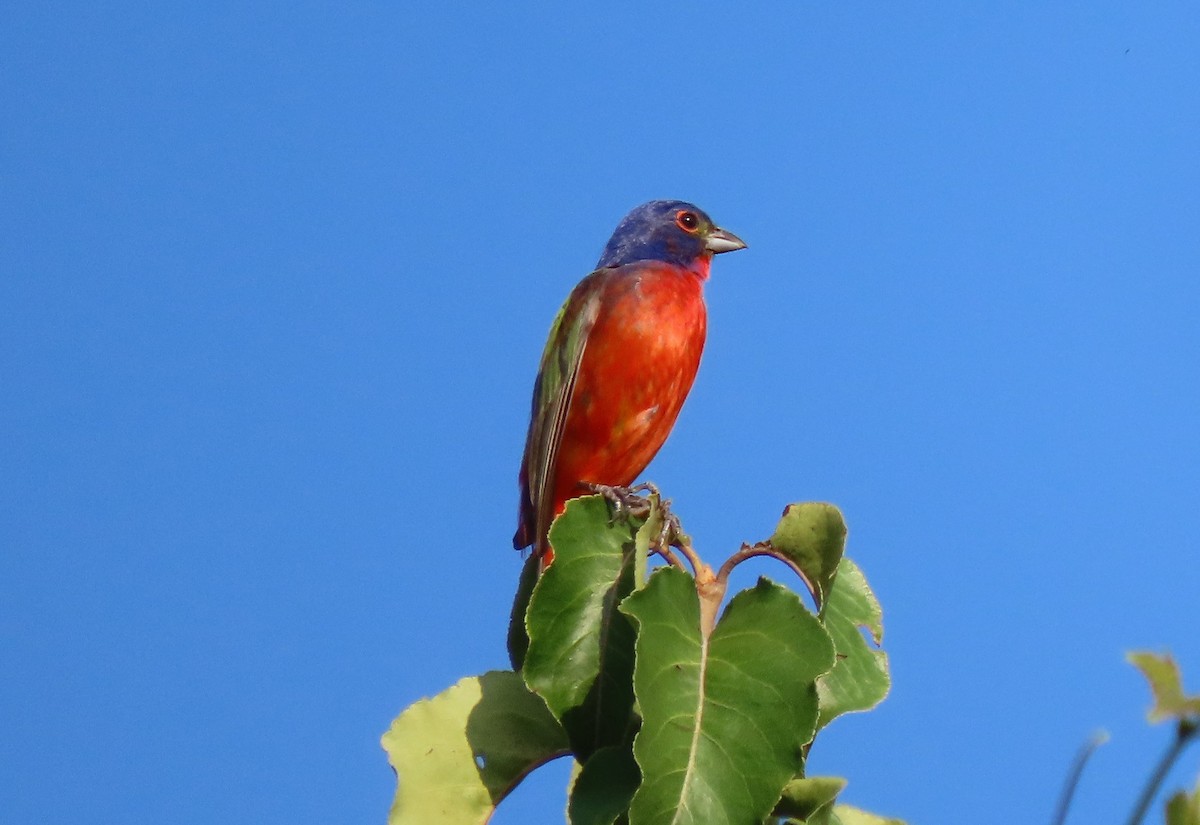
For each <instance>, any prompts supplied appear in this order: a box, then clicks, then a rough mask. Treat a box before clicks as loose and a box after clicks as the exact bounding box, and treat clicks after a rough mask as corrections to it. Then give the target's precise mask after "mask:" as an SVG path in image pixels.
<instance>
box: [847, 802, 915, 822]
mask: <svg viewBox="0 0 1200 825" xmlns="http://www.w3.org/2000/svg"><path fill="white" fill-rule="evenodd" d="M833 822H834V823H835V825H904V820H903V819H892V818H891V817H887V816H879V815H878V814H870V813H867V812H866V811H864V810H860V809H859V808H855V807H854V806H852V805H836V806H834V809H833Z"/></svg>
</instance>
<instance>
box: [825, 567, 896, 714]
mask: <svg viewBox="0 0 1200 825" xmlns="http://www.w3.org/2000/svg"><path fill="white" fill-rule="evenodd" d="M821 618H822V620H823V621H824V622H825V629H826V630H827V631H829V635H830V636H832V637H833V644H834V646H835V647H836V648H837V663H836V664H834V666H833V670H832V671H831V672H829V673H828V674H826V675H825V676H822V677H821V678H820V679H818V680H817V695H818V696H819V697H820V700H821V716H820V719H819V720H818V722H817V728H818V729H820V728H823V727H825V726H826V725H828V724H829V723H830V722H831V721H833V720H834V719H836V718H837V717H838V716H841V715H842V714H844V713H853V712H856V711H863V710H870V709H871V708H873V707H875V706H876V705H878V704H879V703H880V702H882V701H883V699H884V697H885V696H887V694H888V690H889V689H890V688H891V684H892V679H891V675H890V674H889V673H888V659H887V654H886V653H884V652H883V651H882V650H879V649H878V648H877V647H873V646H872V645H871V644H870V643H869V642H868V641H867V640H866V639H865V638H863V634H862V632H861V631H860V628H865V629H866V630H867V631H869V632H870V634H871V638H872V639H873V640H874V642H875V645H879V644H880V643H881V642H882V641H883V610H882V608H880V606H879V600H878V599H876V598H875V594H874V593H872V592H871V588H870V586H869V585H868V584H867V580H866V577H864V576H863V574H862V570H860V569H859V567H858V565H856V564H855V563H854V562H853V561H851V560H850V559H849V558H843V559H842V560H841V562H840V563H839V564H838V573H837V578H836V579H835V580H834V583H833V589H832V590H831V591H830V593H829V599H828V600H827V601H826V603H825V610H824V613H823V614H822V617H821Z"/></svg>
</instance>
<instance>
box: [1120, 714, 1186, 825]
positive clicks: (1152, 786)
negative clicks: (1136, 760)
mask: <svg viewBox="0 0 1200 825" xmlns="http://www.w3.org/2000/svg"><path fill="white" fill-rule="evenodd" d="M1198 730H1200V719H1195V718H1189V717H1184V718H1182V719H1180V720H1179V724H1178V726H1176V728H1175V738H1174V740H1173V741H1172V742H1171V745H1170V747H1168V748H1167V752H1166V753H1164V754H1163V757H1162V759H1160V760H1159V762H1158V765H1157V766H1156V767H1155V768H1154V773H1152V774H1150V779H1149V781H1148V782H1147V783H1146V787H1145V788H1143V789H1142V795H1141V797H1140V798H1139V799H1138V801H1137V805H1136V806H1135V807H1134V809H1133V813H1132V814H1130V815H1129V825H1138V823H1139V822H1141V821H1142V818H1143V817H1144V816H1145V815H1146V811H1148V810H1150V803H1152V802H1153V801H1154V797H1155V795H1157V794H1158V789H1159V786H1161V785H1162V783H1163V780H1164V779H1165V778H1166V776H1167V774H1168V773H1169V772H1170V770H1171V766H1172V765H1174V764H1175V760H1176V759H1178V758H1179V754H1181V753H1183V749H1184V748H1186V747H1187V746H1188V743H1190V742H1191V741H1192V739H1193V738H1194V737H1195V735H1196V731H1198Z"/></svg>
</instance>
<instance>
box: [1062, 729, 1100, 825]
mask: <svg viewBox="0 0 1200 825" xmlns="http://www.w3.org/2000/svg"><path fill="white" fill-rule="evenodd" d="M1107 741H1108V734H1107V733H1105V732H1104V731H1101V732H1099V733H1096V734H1093V735H1092V738H1091V739H1089V740H1088V741H1087V742H1085V743H1084V745H1083V747H1082V748H1080V749H1079V753H1077V754H1075V761H1074V762H1072V763H1071V770H1070V771H1069V772H1068V773H1067V782H1066V784H1065V785H1063V792H1062V796H1061V797H1059V800H1058V809H1057V810H1056V811H1055V812H1054V819H1052V820H1051V825H1063V823H1065V822H1066V821H1067V810H1068V809H1069V808H1070V807H1071V798H1072V797H1073V796H1075V789H1076V788H1077V787H1079V778H1080V777H1081V776H1083V767H1084V765H1086V764H1087V762H1088V760H1089V759H1091V758H1092V754H1093V753H1095V752H1096V748H1098V747H1100V746H1101V745H1103V744H1104V743H1105V742H1107Z"/></svg>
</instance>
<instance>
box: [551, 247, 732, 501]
mask: <svg viewBox="0 0 1200 825" xmlns="http://www.w3.org/2000/svg"><path fill="white" fill-rule="evenodd" d="M704 263H705V264H706V265H705V266H704V267H703V270H704V271H703V274H701V273H700V272H696V271H692V270H688V269H684V268H683V267H679V266H675V265H673V264H663V263H657V262H644V263H639V264H632V265H630V266H629V267H628V269H634V270H635V271H633V272H622V271H621V269H627V268H626V267H621V268H618V269H612V270H600V271H598V272H596V273H595V274H594V275H593V276H591V277H592V278H594V279H595V282H594V283H592V284H588V283H587V282H586V281H585V282H584V283H583V284H581V287H583V288H585V289H592V288H594V289H599V290H601V292H602V298H601V300H600V312H599V314H598V315H597V317H596V321H595V326H593V327H592V331H591V333H590V334H589V336H588V342H587V349H586V350H585V351H584V353H583V358H582V360H581V362H580V364H579V374H578V378H577V379H576V383H575V389H574V393H573V395H572V401H571V408H570V410H569V412H568V413H567V418H566V423H565V425H564V428H563V436H562V446H561V447H560V448H559V453H558V463H557V466H556V468H555V473H554V483H553V484H552V485H551V486H552V489H553V491H554V492H553V499H554V511H555V513H560V512H562V508H563V506H564V505H565V503H566V501H567V500H568V499H570V498H573V497H575V496H579V495H582V494H583V493H584V492H586V490H585V489H584V488H583V487H582V486H581V483H582V482H591V483H594V484H607V485H614V486H621V487H624V486H628V485H629V484H632V483H633V480H634V479H635V478H637V475H638V473H640V472H641V471H642V470H644V469H645V468H646V465H647V464H649V463H650V460H651V459H653V458H654V456H655V454H657V453H658V451H659V449H660V448H661V447H662V445H663V442H665V441H666V440H667V436H668V435H669V434H670V432H671V428H672V427H673V426H674V425H675V419H676V418H677V417H678V416H679V411H680V409H681V408H682V407H683V402H684V400H685V399H686V398H687V395H688V391H689V390H691V388H692V382H693V381H694V380H695V378H696V370H697V369H698V368H699V366H700V355H701V353H702V352H703V351H704V337H705V330H706V325H707V315H706V312H705V307H704V296H703V289H702V288H703V279H704V276H705V275H707V269H708V267H707V261H705V262H704Z"/></svg>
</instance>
